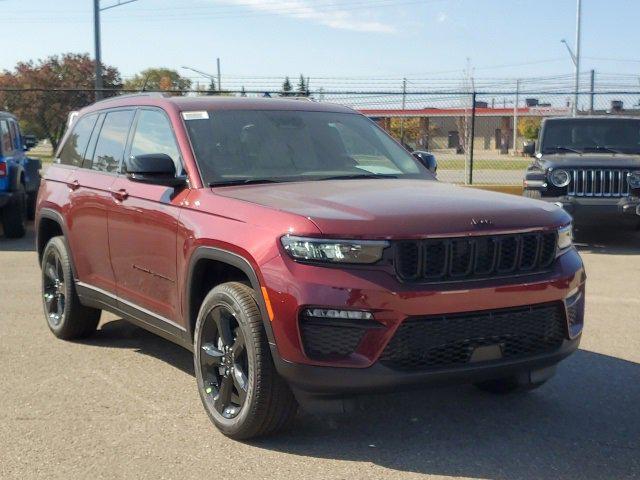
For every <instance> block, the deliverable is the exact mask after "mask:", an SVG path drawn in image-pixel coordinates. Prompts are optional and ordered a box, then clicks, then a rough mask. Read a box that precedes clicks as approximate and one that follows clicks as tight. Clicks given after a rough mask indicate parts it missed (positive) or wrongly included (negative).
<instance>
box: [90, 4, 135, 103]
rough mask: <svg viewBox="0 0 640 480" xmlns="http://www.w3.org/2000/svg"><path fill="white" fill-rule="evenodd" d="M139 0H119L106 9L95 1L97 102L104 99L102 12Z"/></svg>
mask: <svg viewBox="0 0 640 480" xmlns="http://www.w3.org/2000/svg"><path fill="white" fill-rule="evenodd" d="M137 1H138V0H118V1H117V2H116V3H114V4H112V5H108V6H106V7H101V6H100V0H93V40H94V42H95V49H96V65H95V75H96V78H95V80H94V88H95V95H96V100H100V99H101V98H102V89H103V82H102V46H101V44H102V39H101V38H100V12H102V11H104V10H109V9H111V8H115V7H119V6H121V5H126V4H127V3H133V2H137Z"/></svg>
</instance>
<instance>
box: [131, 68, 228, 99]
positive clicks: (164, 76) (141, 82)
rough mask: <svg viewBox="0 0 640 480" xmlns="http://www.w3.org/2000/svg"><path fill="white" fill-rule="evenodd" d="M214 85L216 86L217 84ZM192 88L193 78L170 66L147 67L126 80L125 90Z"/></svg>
mask: <svg viewBox="0 0 640 480" xmlns="http://www.w3.org/2000/svg"><path fill="white" fill-rule="evenodd" d="M212 82H213V81H212ZM213 86H214V88H215V85H213ZM190 88H191V80H189V79H188V78H184V77H182V76H180V74H179V73H178V72H176V71H175V70H171V69H170V68H147V69H146V70H143V71H142V72H140V73H138V74H136V75H134V76H133V78H130V79H129V80H127V81H125V82H124V89H125V90H139V91H141V90H163V91H170V90H181V91H182V90H189V89H190ZM210 88H211V87H210ZM178 95H181V93H178Z"/></svg>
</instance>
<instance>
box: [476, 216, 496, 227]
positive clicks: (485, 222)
mask: <svg viewBox="0 0 640 480" xmlns="http://www.w3.org/2000/svg"><path fill="white" fill-rule="evenodd" d="M471 225H473V226H474V227H478V228H481V227H490V226H491V225H493V220H489V219H488V218H472V219H471Z"/></svg>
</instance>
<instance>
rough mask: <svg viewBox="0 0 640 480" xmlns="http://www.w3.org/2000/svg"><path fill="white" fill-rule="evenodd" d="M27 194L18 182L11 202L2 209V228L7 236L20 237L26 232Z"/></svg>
mask: <svg viewBox="0 0 640 480" xmlns="http://www.w3.org/2000/svg"><path fill="white" fill-rule="evenodd" d="M26 221H27V194H26V193H25V191H24V185H22V184H20V185H19V187H18V190H17V191H16V192H15V195H14V197H13V199H12V201H11V202H9V204H8V205H6V206H5V207H4V208H3V209H2V228H3V230H4V236H5V237H7V238H22V237H24V235H25V233H26V232H27V228H26Z"/></svg>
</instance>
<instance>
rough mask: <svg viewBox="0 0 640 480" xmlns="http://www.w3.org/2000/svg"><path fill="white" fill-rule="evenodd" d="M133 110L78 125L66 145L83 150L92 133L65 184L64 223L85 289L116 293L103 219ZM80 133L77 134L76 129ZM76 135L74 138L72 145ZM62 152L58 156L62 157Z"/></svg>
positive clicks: (79, 276) (103, 116) (124, 110)
mask: <svg viewBox="0 0 640 480" xmlns="http://www.w3.org/2000/svg"><path fill="white" fill-rule="evenodd" d="M134 113H135V110H133V109H123V110H111V111H107V112H105V113H102V114H100V115H99V116H96V118H95V123H94V124H93V125H91V122H89V121H88V120H87V123H86V124H85V125H83V124H82V123H81V122H83V120H85V119H86V118H87V117H83V118H82V119H80V120H78V122H77V124H76V127H75V128H74V133H73V134H72V136H71V137H70V139H69V142H71V145H73V143H74V142H77V143H79V144H80V145H79V148H80V147H82V145H81V143H82V142H81V139H82V138H84V137H83V135H84V133H85V131H86V130H88V129H89V128H91V130H92V132H93V133H92V135H91V139H90V141H89V142H88V145H87V146H86V149H85V153H84V154H83V155H82V156H80V154H79V152H75V153H73V156H74V160H73V161H74V162H75V163H76V164H79V165H80V166H79V167H78V168H76V169H75V170H74V171H73V173H72V174H71V175H70V176H69V177H68V178H67V185H68V187H69V190H70V201H69V212H68V214H67V215H66V216H67V218H68V219H69V221H68V225H67V229H68V232H69V243H70V246H71V251H72V252H73V256H74V260H75V266H76V270H77V275H78V279H79V280H80V281H81V282H83V283H84V284H86V285H87V286H89V287H93V288H94V289H99V290H103V291H105V292H108V293H110V294H114V295H115V293H116V287H115V277H114V274H113V269H112V268H111V262H110V260H109V235H108V230H107V215H108V212H109V208H110V207H111V205H112V204H113V202H114V199H113V196H112V194H111V186H112V185H113V183H114V182H115V180H116V178H117V172H118V167H119V165H120V163H121V161H122V158H123V156H124V150H125V146H126V144H127V138H128V134H129V130H130V127H131V123H132V121H133V117H134ZM81 127H82V128H81ZM76 131H78V138H77V139H74V138H73V136H74V135H75V132H76ZM66 147H67V145H66V144H65V147H64V148H63V150H62V152H61V156H62V155H64V154H65V152H64V149H65V148H66Z"/></svg>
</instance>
